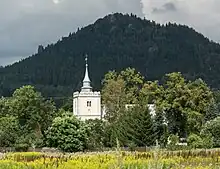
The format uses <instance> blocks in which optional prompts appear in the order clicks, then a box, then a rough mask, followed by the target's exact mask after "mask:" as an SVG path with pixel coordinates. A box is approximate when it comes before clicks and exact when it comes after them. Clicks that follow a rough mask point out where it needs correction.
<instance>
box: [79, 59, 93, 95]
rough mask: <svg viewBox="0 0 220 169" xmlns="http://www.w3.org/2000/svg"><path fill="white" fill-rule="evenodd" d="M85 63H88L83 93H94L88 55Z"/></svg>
mask: <svg viewBox="0 0 220 169" xmlns="http://www.w3.org/2000/svg"><path fill="white" fill-rule="evenodd" d="M85 62H86V70H85V76H84V79H83V86H82V88H81V91H83V92H90V91H92V87H91V81H90V79H89V72H88V56H87V55H86V58H85Z"/></svg>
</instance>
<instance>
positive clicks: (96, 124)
mask: <svg viewBox="0 0 220 169" xmlns="http://www.w3.org/2000/svg"><path fill="white" fill-rule="evenodd" d="M85 123H86V125H87V127H88V128H89V134H88V140H87V149H90V150H92V149H102V148H104V147H105V146H106V143H105V141H106V138H105V136H106V122H104V121H102V120H99V119H95V120H92V119H90V120H87V121H86V122H85Z"/></svg>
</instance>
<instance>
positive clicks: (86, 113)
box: [73, 92, 101, 120]
mask: <svg viewBox="0 0 220 169" xmlns="http://www.w3.org/2000/svg"><path fill="white" fill-rule="evenodd" d="M87 101H91V107H90V106H87ZM73 113H74V115H76V116H78V117H79V118H81V119H82V120H85V119H95V118H99V119H100V118H101V95H100V93H97V92H95V93H93V92H87V93H79V94H78V95H75V96H74V99H73Z"/></svg>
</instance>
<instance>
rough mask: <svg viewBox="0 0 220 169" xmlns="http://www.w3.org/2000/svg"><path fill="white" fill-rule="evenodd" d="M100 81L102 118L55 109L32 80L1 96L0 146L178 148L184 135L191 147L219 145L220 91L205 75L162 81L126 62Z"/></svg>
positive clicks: (72, 149)
mask: <svg viewBox="0 0 220 169" xmlns="http://www.w3.org/2000/svg"><path fill="white" fill-rule="evenodd" d="M102 85H103V87H102V104H104V105H105V106H106V115H105V117H104V119H102V120H98V119H97V120H86V121H80V120H79V119H77V118H76V117H75V116H73V113H72V112H71V111H68V109H70V110H71V108H70V107H71V106H65V107H64V108H61V109H57V108H56V107H55V105H54V102H53V101H52V100H47V99H45V98H44V97H43V96H42V95H41V93H40V92H38V91H36V90H35V88H34V87H32V86H24V87H21V88H19V89H17V90H15V91H14V93H13V95H12V97H8V98H4V97H3V98H1V99H0V146H1V147H15V148H16V150H17V151H19V150H20V151H21V150H22V151H24V150H26V149H27V148H28V147H45V146H47V147H55V148H58V149H60V150H63V151H66V152H76V151H83V150H100V149H104V148H112V147H116V146H117V145H120V146H125V147H130V148H132V147H142V146H155V145H160V146H161V147H163V148H171V149H176V148H178V147H177V146H176V143H178V141H180V138H185V139H186V141H187V143H188V148H212V147H219V146H220V144H219V139H220V134H219V133H220V102H219V101H220V97H219V96H220V95H219V93H218V92H215V93H213V92H212V91H211V90H210V88H209V87H208V86H207V84H206V83H205V82H204V81H202V80H201V79H197V80H195V81H188V80H186V79H184V77H183V76H182V74H181V73H170V74H166V75H165V76H164V78H163V80H162V81H160V82H159V81H146V80H145V79H144V77H143V76H142V75H141V74H140V73H138V72H136V71H135V69H132V68H127V69H125V70H122V71H121V72H119V73H117V72H115V71H110V72H108V73H107V74H106V75H105V77H104V80H103V83H102ZM127 104H130V105H132V106H131V107H130V108H126V105H127ZM149 104H154V105H155V107H156V108H155V112H152V111H151V110H149V106H148V105H149ZM67 105H68V104H67Z"/></svg>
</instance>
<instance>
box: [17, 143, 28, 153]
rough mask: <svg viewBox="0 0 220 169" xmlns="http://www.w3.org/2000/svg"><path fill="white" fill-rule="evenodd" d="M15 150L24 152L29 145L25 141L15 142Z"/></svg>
mask: <svg viewBox="0 0 220 169" xmlns="http://www.w3.org/2000/svg"><path fill="white" fill-rule="evenodd" d="M14 147H15V151H17V152H26V151H28V148H29V145H28V144H27V143H19V144H15V146H14Z"/></svg>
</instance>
